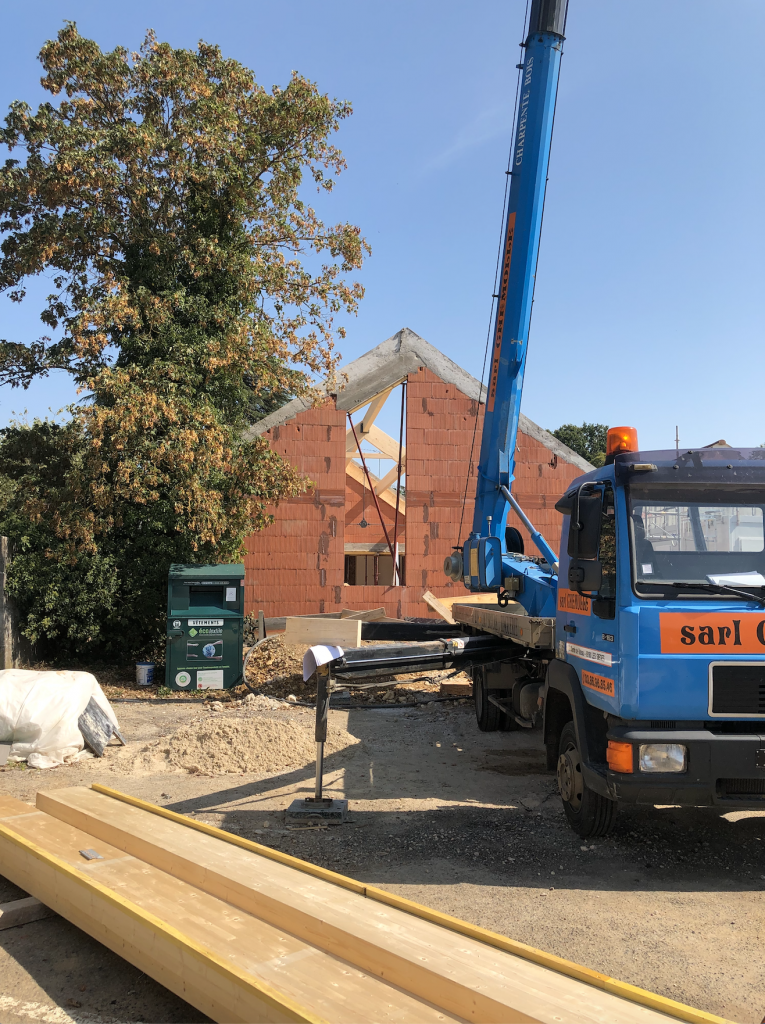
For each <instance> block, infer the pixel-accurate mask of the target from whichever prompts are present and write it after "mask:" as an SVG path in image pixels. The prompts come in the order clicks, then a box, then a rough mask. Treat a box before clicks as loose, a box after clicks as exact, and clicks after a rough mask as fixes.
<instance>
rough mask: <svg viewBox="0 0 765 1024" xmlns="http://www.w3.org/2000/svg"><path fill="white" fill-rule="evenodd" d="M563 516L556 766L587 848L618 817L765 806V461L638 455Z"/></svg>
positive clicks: (547, 713) (552, 736) (551, 752)
mask: <svg viewBox="0 0 765 1024" xmlns="http://www.w3.org/2000/svg"><path fill="white" fill-rule="evenodd" d="M609 461H610V463H611V464H610V465H605V466H603V467H601V468H599V469H596V470H594V471H593V472H591V473H588V474H586V475H585V476H582V477H580V478H579V479H578V480H576V481H575V482H574V484H573V485H572V486H571V487H570V488H569V489H568V491H567V492H566V494H565V495H564V496H563V497H562V498H561V500H560V501H559V502H558V505H557V506H556V507H557V509H558V511H560V512H561V513H563V517H564V521H563V531H562V537H561V553H560V569H559V574H558V588H557V610H556V616H555V632H554V637H555V639H554V643H555V647H554V657H552V658H551V659H550V660H549V662H548V665H547V671H546V678H545V683H544V687H543V691H542V694H541V696H542V702H543V709H544V715H543V731H544V742H545V746H546V750H547V762H548V767H549V768H555V769H556V771H557V776H558V785H559V789H560V792H561V797H562V800H563V804H564V808H565V811H566V815H567V817H568V819H569V822H570V823H571V825H572V826H573V827H574V828H575V829H576V830H577V831H578V832H579V833H580V834H581V835H582V836H590V835H598V834H604V833H605V832H607V831H608V830H609V829H610V828H611V826H612V824H613V821H614V818H615V814H616V808H617V806H618V804H619V803H633V804H675V805H678V804H679V805H689V806H702V805H708V806H718V807H725V808H726V809H731V810H732V809H742V808H763V807H765V448H744V449H733V448H721V447H712V448H702V449H697V450H692V451H682V452H677V451H649V452H634V451H627V452H623V453H621V454H616V455H615V456H612V458H611V459H610V460H609Z"/></svg>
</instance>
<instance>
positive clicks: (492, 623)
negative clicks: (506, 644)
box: [452, 602, 555, 651]
mask: <svg viewBox="0 0 765 1024" xmlns="http://www.w3.org/2000/svg"><path fill="white" fill-rule="evenodd" d="M513 605H514V606H513V607H512V608H501V607H499V606H497V607H492V606H491V605H485V604H454V605H453V606H452V616H453V617H454V619H455V620H456V621H457V622H461V623H463V625H466V626H472V627H473V628H474V629H480V630H483V632H485V633H493V634H494V636H500V637H502V638H503V639H504V640H513V641H514V642H515V643H517V644H521V645H522V646H523V647H529V648H532V649H534V650H550V651H551V650H554V648H555V619H554V618H547V617H538V616H531V615H525V614H523V613H520V612H518V611H516V608H519V607H521V606H520V605H518V604H516V603H515V602H513Z"/></svg>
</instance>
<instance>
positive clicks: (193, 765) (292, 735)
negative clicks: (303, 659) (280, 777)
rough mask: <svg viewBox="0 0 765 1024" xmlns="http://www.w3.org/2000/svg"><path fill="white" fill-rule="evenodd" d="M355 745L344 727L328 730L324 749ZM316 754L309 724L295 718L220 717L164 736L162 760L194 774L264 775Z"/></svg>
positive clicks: (297, 764) (332, 751) (308, 760)
mask: <svg viewBox="0 0 765 1024" xmlns="http://www.w3.org/2000/svg"><path fill="white" fill-rule="evenodd" d="M356 744H358V740H356V739H354V737H353V736H351V735H350V733H348V732H347V730H342V731H339V730H338V729H333V730H332V731H331V732H330V734H329V736H328V737H327V743H326V747H325V750H326V753H327V754H336V753H339V752H340V751H342V750H345V749H346V748H348V747H350V746H352V745H356ZM315 758H316V742H315V740H314V724H313V722H312V721H307V720H306V719H305V718H304V717H303V716H301V718H300V719H296V718H295V717H290V718H287V719H282V718H279V719H277V718H271V719H269V718H265V717H264V718H257V719H245V718H233V717H230V716H228V715H227V716H226V717H225V718H221V717H215V718H214V719H212V720H211V721H209V722H205V723H201V724H197V725H193V726H190V727H189V728H186V729H181V730H180V731H179V732H177V733H176V734H175V735H174V736H173V737H172V738H171V740H170V743H169V747H168V760H169V762H170V763H171V764H172V765H174V766H175V767H177V768H183V769H185V771H187V772H193V773H196V774H199V775H226V774H229V773H241V772H253V773H257V774H264V775H267V774H270V773H274V772H280V771H283V770H284V769H285V768H302V767H304V766H305V765H307V764H310V763H311V762H312V761H314V760H315Z"/></svg>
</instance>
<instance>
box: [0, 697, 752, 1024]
mask: <svg viewBox="0 0 765 1024" xmlns="http://www.w3.org/2000/svg"><path fill="white" fill-rule="evenodd" d="M116 710H117V713H118V715H119V717H120V719H121V724H122V726H123V729H124V731H125V732H126V734H127V735H128V737H129V740H130V746H131V748H134V749H135V750H137V751H138V750H143V749H144V748H151V747H152V746H153V745H157V744H161V741H162V739H163V738H164V737H167V736H169V735H171V734H172V733H173V732H174V731H175V730H177V729H179V728H181V727H183V726H186V725H188V724H189V723H190V722H193V721H195V720H198V719H199V718H200V716H204V715H212V714H216V715H225V716H237V715H239V714H240V713H242V712H241V711H240V710H238V709H237V707H236V706H232V707H231V708H230V709H229V710H222V711H218V712H211V711H209V710H206V709H205V708H203V707H202V706H201V705H199V706H197V705H189V704H178V703H173V704H159V703H155V702H150V703H146V704H132V705H126V704H120V705H117V706H116ZM263 714H264V717H267V716H268V715H269V714H271V715H273V716H275V717H279V716H283V714H284V712H283V710H281V709H280V710H279V711H274V712H264V713H263ZM291 714H293V715H296V716H308V717H310V715H311V712H310V711H308V710H306V709H301V708H300V707H295V708H293V709H292V711H291ZM339 726H343V727H345V728H347V729H348V731H349V732H350V733H351V734H352V735H353V736H354V737H355V738H356V739H357V740H358V743H357V745H356V746H355V747H354V748H353V755H352V756H351V757H350V758H349V757H348V754H347V752H346V753H345V755H344V758H342V759H341V758H339V757H338V758H337V759H333V757H332V756H330V757H329V758H328V759H327V765H326V769H327V770H326V779H327V790H328V792H329V794H330V795H337V796H339V795H343V796H346V797H347V798H348V799H349V800H350V801H351V809H352V814H351V821H350V822H349V823H348V824H346V825H343V826H340V827H337V828H328V829H326V828H325V829H306V828H302V829H288V828H287V827H285V824H284V809H285V808H286V807H287V806H288V805H289V803H290V801H291V800H292V799H294V798H295V797H296V796H303V795H308V794H309V793H310V791H311V784H312V777H313V767H312V765H310V764H308V765H305V766H304V767H301V768H292V769H290V770H284V771H283V772H281V773H279V774H277V775H270V776H256V775H251V774H249V775H235V774H229V775H225V776H214V777H204V776H200V775H198V774H197V775H191V774H188V773H187V772H183V771H179V770H174V771H172V770H165V771H161V772H159V773H157V772H153V773H143V774H140V773H139V774H133V775H131V774H124V773H120V774H119V775H117V774H116V769H117V763H118V755H117V752H116V748H110V749H109V755H108V756H107V757H106V758H104V759H103V760H101V761H89V762H83V763H79V764H76V765H73V766H71V767H67V768H62V769H56V770H54V771H49V772H34V771H31V770H24V769H18V768H15V769H6V770H0V791H3V792H8V793H11V794H12V795H14V796H17V797H19V798H20V799H26V800H30V801H33V800H34V793H35V792H36V790H37V789H43V788H51V789H52V788H59V787H62V786H72V785H87V784H90V783H91V782H94V781H102V782H104V783H106V784H107V785H112V786H115V787H116V788H120V789H123V790H124V791H126V792H130V793H133V794H135V795H137V796H141V797H143V798H144V799H149V800H152V801H154V802H156V803H160V804H163V805H165V806H168V807H171V808H172V809H174V810H177V811H179V812H181V813H184V814H189V815H191V816H194V817H196V818H198V819H199V820H201V821H206V822H209V823H211V824H214V825H217V826H220V827H223V828H225V829H229V830H230V831H232V832H236V833H238V834H240V835H244V836H247V837H250V838H252V839H255V840H257V841H258V842H262V843H266V844H268V845H270V846H273V847H275V848H278V849H281V850H284V851H286V852H289V853H292V854H294V855H296V856H298V857H302V858H304V859H306V860H309V861H313V862H314V863H318V864H322V865H325V866H327V867H330V868H333V869H334V870H337V871H341V872H343V873H345V874H349V875H353V876H355V877H357V878H360V879H362V880H363V881H365V882H368V883H370V884H375V885H381V886H383V887H385V888H388V889H390V890H392V891H395V892H398V893H400V894H402V895H405V896H407V897H409V898H412V899H415V900H418V901H419V902H421V903H425V904H427V905H429V906H433V907H437V908H438V909H440V910H443V911H446V912H447V913H450V914H454V915H455V916H458V917H461V918H464V919H466V920H469V921H473V922H475V923H477V924H480V925H483V926H485V927H488V928H491V929H493V930H496V931H499V932H502V933H503V934H506V935H510V936H512V937H513V938H516V939H519V940H521V941H523V942H527V943H529V944H531V945H535V946H539V947H541V948H543V949H546V950H549V951H551V952H554V953H557V954H559V955H561V956H564V957H567V958H569V959H572V960H575V961H577V962H579V963H583V964H586V965H587V966H588V967H592V968H594V969H596V970H599V971H603V972H604V973H606V974H611V975H613V976H615V977H617V978H621V979H622V980H624V981H628V982H631V983H633V984H636V985H640V986H643V987H645V988H649V989H651V990H653V991H656V992H660V993H661V994H663V995H666V996H669V997H671V998H674V999H679V1000H681V1001H683V1002H687V1003H690V1004H691V1005H693V1006H696V1007H698V1008H700V1009H703V1010H707V1011H710V1012H713V1013H717V1014H719V1015H721V1016H725V1017H727V1018H729V1019H730V1020H734V1021H746V1022H758V1021H761V1020H762V1018H763V1014H765V986H764V985H763V981H764V980H765V979H764V978H763V968H762V954H761V950H762V945H763V938H765V935H763V909H764V900H763V890H764V889H765V857H764V856H763V850H762V846H763V843H765V814H764V813H762V812H756V813H753V812H732V813H728V814H725V815H721V814H719V813H716V812H713V811H707V810H694V809H679V808H642V809H639V810H634V809H633V810H625V811H623V812H622V813H621V815H620V817H619V819H618V823H617V827H616V829H615V831H614V833H613V834H612V835H611V836H610V837H608V838H605V839H600V840H595V841H594V842H592V843H584V842H583V841H582V840H580V839H579V837H577V836H576V835H575V834H574V833H573V832H571V831H570V829H569V828H568V826H567V824H566V821H565V818H564V816H563V813H562V810H561V808H560V803H559V800H558V797H557V793H556V790H555V783H554V778H553V777H552V776H551V775H550V774H549V773H546V772H545V771H544V756H543V749H542V744H541V739H540V736H539V732H538V731H536V730H535V731H534V732H531V733H529V732H525V731H524V732H512V733H488V734H486V733H480V732H479V731H478V729H477V728H476V726H475V721H474V717H473V714H472V709H470V708H468V707H464V706H461V705H457V706H451V707H445V706H444V705H443V704H432V705H429V706H427V707H403V706H399V707H392V708H390V709H389V710H381V711H374V710H358V711H356V710H352V711H350V712H346V711H332V712H330V729H332V728H333V727H339ZM9 893H10V895H9ZM10 898H13V893H12V889H10V888H6V889H0V900H3V899H10ZM0 977H2V978H3V985H2V992H3V995H2V996H0V1019H1V1020H2V1021H4V1022H6V1021H7V1022H8V1024H15V1022H16V1021H18V1022H21V1021H28V1020H30V1019H35V1020H46V1021H47V1020H50V1021H52V1022H55V1024H59V1022H62V1024H63V1022H66V1021H69V1020H75V1021H80V1020H82V1021H94V1020H95V1019H96V1017H97V1016H100V1018H101V1019H102V1020H103V1021H139V1020H154V1021H158V1020H163V1021H180V1020H185V1021H199V1020H203V1019H204V1018H203V1017H201V1016H200V1015H199V1014H198V1013H197V1012H196V1011H195V1010H193V1009H192V1008H191V1007H188V1006H186V1004H184V1003H182V1002H181V1001H180V1000H178V999H176V997H174V996H172V995H171V994H170V993H168V992H166V990H164V989H162V988H161V987H160V986H158V985H156V983H154V982H153V981H151V980H150V979H148V978H146V977H145V976H143V975H140V972H138V971H135V970H134V969H133V968H131V967H129V966H128V965H126V964H125V963H124V962H123V961H121V960H119V959H118V958H116V957H115V956H113V955H112V954H111V953H109V952H108V951H106V950H105V949H103V947H101V946H99V945H98V944H96V943H94V942H93V941H92V940H90V939H89V938H87V937H86V936H84V935H83V934H82V933H80V932H79V931H77V929H75V928H73V927H72V926H71V925H69V924H68V923H67V922H65V921H61V920H60V919H49V920H46V921H41V922H37V923H35V924H32V925H27V926H25V927H23V928H16V929H10V930H9V931H7V932H0ZM94 978H97V979H98V980H97V981H94ZM83 986H84V988H83ZM8 1000H11V1002H10V1003H9V1002H8ZM74 1004H80V1005H79V1006H75V1005H74ZM25 1007H26V1008H25ZM61 1014H63V1016H61ZM94 1015H95V1016H94Z"/></svg>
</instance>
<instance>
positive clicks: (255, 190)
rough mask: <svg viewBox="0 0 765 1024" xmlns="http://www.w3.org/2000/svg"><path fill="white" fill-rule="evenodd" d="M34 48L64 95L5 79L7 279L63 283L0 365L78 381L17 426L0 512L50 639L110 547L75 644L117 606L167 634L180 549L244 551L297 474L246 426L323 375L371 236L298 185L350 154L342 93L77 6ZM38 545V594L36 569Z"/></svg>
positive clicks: (183, 556)
mask: <svg viewBox="0 0 765 1024" xmlns="http://www.w3.org/2000/svg"><path fill="white" fill-rule="evenodd" d="M40 61H41V63H42V66H43V70H44V75H43V78H42V85H43V87H44V88H45V89H46V90H48V91H49V92H50V93H51V94H52V96H54V97H58V101H57V102H46V103H43V104H41V105H40V106H39V107H38V109H37V110H36V111H33V110H32V109H31V108H30V107H29V105H27V104H26V103H23V102H15V103H13V104H12V105H11V108H10V111H9V113H8V116H7V118H6V120H5V128H3V129H1V130H0V143H3V144H4V145H5V146H6V147H7V148H8V149H9V150H10V154H11V158H10V159H8V160H6V162H5V165H4V167H3V168H2V169H1V170H0V237H1V238H2V242H1V243H0V290H2V291H3V292H5V293H6V294H7V296H8V297H9V298H10V299H11V300H12V301H15V302H21V301H23V300H24V299H25V296H26V288H27V284H28V282H29V281H30V279H33V278H35V277H38V276H40V275H45V276H46V277H47V278H49V279H50V280H52V282H53V284H52V290H51V294H50V295H49V296H48V297H47V300H46V301H45V303H44V305H43V308H42V309H41V310H40V319H41V320H42V322H43V325H44V327H43V332H44V333H43V334H42V335H41V336H40V337H34V338H30V339H23V338H22V339H19V338H9V339H4V340H2V341H1V342H0V383H2V384H6V385H10V386H12V387H22V388H25V387H27V386H28V385H29V384H30V382H31V381H32V380H34V379H35V378H36V377H39V376H44V375H46V374H48V373H49V372H50V371H51V370H54V369H57V370H65V371H67V372H68V373H69V374H71V375H72V377H73V378H74V380H75V381H76V383H77V385H78V386H79V387H80V388H81V389H82V390H83V392H84V393H85V395H86V400H85V401H84V402H82V403H80V404H78V405H77V406H75V407H73V408H72V410H71V415H72V420H71V422H69V423H67V424H65V425H63V426H58V427H55V426H53V425H51V424H35V425H33V426H31V427H27V428H23V427H15V428H13V429H12V430H11V431H9V432H7V433H6V435H5V440H4V441H3V442H2V449H3V450H2V451H1V452H0V463H1V465H0V471H2V472H4V473H5V475H6V476H7V477H8V478H9V479H10V480H11V481H12V485H11V488H10V497H9V498H8V497H6V502H7V504H6V515H5V520H6V521H5V523H4V524H2V523H0V527H2V528H4V529H6V530H8V531H9V532H10V533H11V535H12V539H13V540H14V541H15V547H16V551H17V554H16V559H15V562H14V565H15V568H14V567H12V570H11V577H10V581H9V584H10V587H11V589H12V590H13V591H14V593H15V594H16V597H17V599H18V600H19V602H20V603H21V605H22V610H23V611H24V612H25V614H26V618H27V630H28V634H29V636H30V637H31V638H33V639H40V638H41V637H43V638H48V639H50V640H56V642H57V643H59V644H60V643H61V640H62V636H63V635H64V633H65V632H66V630H67V629H68V628H69V627H68V625H67V621H68V620H67V619H66V614H67V613H68V609H67V608H66V607H64V606H65V605H67V604H69V605H71V604H72V601H73V600H74V596H73V595H74V592H75V591H76V590H77V588H78V587H79V586H80V584H81V583H83V582H84V580H83V579H82V578H81V577H82V576H83V573H84V574H85V575H87V574H88V573H91V575H92V573H93V571H94V569H93V566H94V560H95V563H98V565H100V566H101V567H102V570H103V571H102V576H103V577H104V580H106V577H108V578H109V584H108V587H107V588H106V590H108V591H109V593H108V594H107V593H106V590H105V589H104V587H101V588H100V590H99V593H100V594H101V597H102V599H103V602H104V603H105V606H106V607H105V610H104V612H103V614H102V615H101V617H100V619H99V618H98V615H96V616H95V619H94V620H93V623H92V624H91V625H90V626H88V628H87V629H85V630H84V632H83V630H79V632H78V637H79V639H78V640H77V641H76V643H74V642H73V644H71V645H69V646H70V649H72V650H75V649H76V650H77V651H80V652H84V651H85V650H86V649H88V646H89V645H91V646H95V647H98V646H103V644H104V643H107V642H110V641H108V637H109V635H110V631H111V632H112V633H113V632H114V630H113V628H112V627H113V626H114V624H115V622H121V623H123V624H124V623H125V621H126V619H129V620H130V621H131V623H132V626H131V628H134V632H135V629H137V628H138V627H140V631H143V633H147V631H148V632H152V631H153V632H154V633H155V634H156V632H157V624H158V622H159V617H160V612H161V600H162V580H163V578H164V576H165V574H166V570H167V565H168V564H169V562H170V561H182V560H189V561H191V560H195V561H200V560H207V559H210V560H214V561H218V560H222V561H225V560H227V559H231V558H234V557H236V556H238V555H239V554H240V553H241V550H242V543H243V539H244V537H245V536H246V535H247V534H248V533H249V532H251V531H252V530H255V529H259V528H261V527H262V526H264V525H265V524H266V523H267V522H268V521H269V517H268V513H267V506H268V505H269V504H271V503H273V502H275V501H278V499H279V498H280V497H281V496H283V495H285V494H288V493H292V492H294V491H295V489H296V488H298V487H299V486H300V482H299V481H298V480H297V478H296V476H295V473H294V472H293V470H292V469H291V468H290V467H289V466H288V465H287V464H286V463H284V462H283V461H282V460H280V459H279V458H278V457H277V456H275V455H274V454H273V453H272V452H271V451H270V448H269V445H268V443H267V442H266V441H265V440H263V439H262V438H257V437H256V438H254V439H249V440H245V439H244V437H243V431H244V429H245V428H246V426H247V425H248V423H251V422H253V421H254V420H256V419H258V418H260V416H262V415H263V414H264V410H265V411H267V410H269V409H270V408H273V407H275V406H276V405H278V404H279V403H280V402H281V401H283V400H284V399H285V398H286V397H287V396H290V395H294V394H301V393H306V392H308V391H310V388H311V383H312V381H314V380H316V379H317V378H324V379H330V380H331V379H332V376H333V374H334V372H335V367H336V361H337V355H336V353H335V350H334V343H335V340H336V338H337V337H338V336H339V337H342V336H343V331H342V327H341V326H339V325H337V324H336V323H335V320H336V317H337V315H338V314H340V313H347V312H351V313H352V312H354V311H355V310H356V306H357V303H358V301H359V299H360V297H361V295H362V288H361V286H360V285H359V284H355V283H349V282H348V281H347V279H346V276H345V275H346V274H347V273H348V272H350V271H352V270H354V269H356V268H358V267H359V266H360V265H361V261H362V259H363V256H364V254H365V252H366V251H368V247H367V245H366V243H365V241H364V240H363V239H362V238H361V236H360V233H359V230H358V228H356V227H354V226H353V225H350V224H338V225H336V226H332V227H327V226H325V225H324V224H323V223H322V221H321V220H320V218H319V216H318V214H317V212H316V211H315V210H314V209H313V207H312V206H311V205H309V204H308V203H307V202H306V190H307V188H309V187H314V188H315V189H317V190H318V192H319V193H320V194H322V195H323V194H326V193H327V192H330V191H331V190H332V187H333V177H332V176H333V175H336V174H337V173H338V172H340V171H341V170H342V169H343V167H344V161H343V158H342V154H341V153H340V151H339V150H338V149H337V148H335V147H334V146H333V145H331V144H330V142H329V141H328V140H329V138H330V136H331V135H332V133H333V132H334V131H335V130H336V129H337V127H338V125H339V123H340V121H342V119H344V118H345V117H347V116H348V115H349V114H350V112H351V110H350V106H349V105H348V104H347V103H345V102H338V101H334V100H331V99H329V98H328V97H327V96H325V95H322V94H321V93H320V92H319V91H318V89H317V88H316V86H314V85H313V84H312V83H310V82H308V81H306V80H305V79H304V78H301V77H300V76H299V75H297V74H293V76H292V79H291V81H290V82H289V84H288V85H287V86H286V87H285V88H283V89H281V88H277V87H274V88H273V89H272V90H271V91H267V90H266V89H264V88H263V87H262V86H260V85H259V84H258V83H257V82H256V81H255V78H254V75H253V73H252V72H251V71H250V70H248V69H247V68H245V67H243V66H242V65H241V64H239V63H238V62H237V61H234V60H230V59H226V58H224V57H223V56H222V55H221V52H220V50H219V49H218V48H217V47H215V46H211V45H208V44H206V43H200V44H199V46H198V48H197V49H196V50H194V51H191V50H176V49H173V48H172V47H171V46H170V45H169V44H167V43H160V42H158V41H157V40H156V38H155V37H154V35H153V34H152V33H149V34H148V35H147V37H146V40H145V42H144V44H143V46H142V48H141V51H140V53H133V54H130V53H129V52H128V51H127V50H125V49H123V48H117V49H115V50H113V51H111V52H109V53H105V52H103V51H102V50H101V49H100V48H99V46H98V45H97V43H95V42H94V41H93V40H89V39H85V38H83V37H82V36H80V35H79V34H78V32H77V29H76V26H75V25H74V24H66V25H65V27H64V28H63V29H62V30H61V31H60V32H59V33H58V36H57V38H56V39H55V40H52V41H50V42H48V43H46V45H45V46H44V47H43V49H42V51H41V53H40ZM19 156H20V157H21V158H19ZM41 452H45V453H46V458H48V460H49V461H50V462H51V463H55V466H56V474H55V485H54V481H53V480H46V479H45V475H44V474H41V473H40V472H39V469H38V467H37V466H36V465H35V463H34V459H35V457H37V456H39V455H40V453H41ZM35 453H37V456H36V455H35ZM137 558H138V561H136V559H137ZM25 559H26V564H25ZM139 563H140V564H139ZM46 566H47V567H48V569H49V570H51V571H52V567H54V566H55V567H57V568H56V572H55V578H56V581H57V583H56V585H55V586H53V584H51V586H49V588H48V593H47V595H46V594H45V593H41V592H40V590H39V587H38V588H37V590H35V588H34V585H33V583H32V582H31V576H33V575H34V572H37V571H38V570H40V571H42V569H44V568H45V567H46ZM44 575H45V574H44ZM51 587H52V589H51ZM62 587H63V588H64V589H65V590H67V588H68V591H71V593H70V594H69V596H68V597H67V599H66V600H65V601H64V602H62V600H61V593H60V591H61V588H62ZM53 590H56V595H57V596H55V597H54V596H53ZM57 609H60V611H57ZM96 620H98V621H96ZM62 631H63V632H62ZM75 632H77V631H75ZM86 634H87V635H86ZM88 637H90V639H89V640H88V639H87V638H88ZM128 646H131V649H134V650H139V649H142V646H144V640H142V639H140V637H138V636H133V637H132V639H131V641H130V644H129V645H128Z"/></svg>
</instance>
